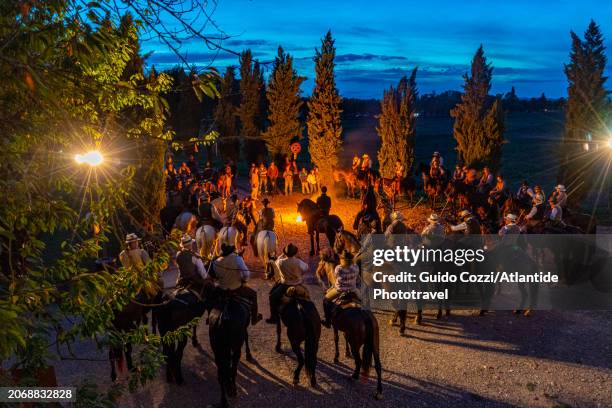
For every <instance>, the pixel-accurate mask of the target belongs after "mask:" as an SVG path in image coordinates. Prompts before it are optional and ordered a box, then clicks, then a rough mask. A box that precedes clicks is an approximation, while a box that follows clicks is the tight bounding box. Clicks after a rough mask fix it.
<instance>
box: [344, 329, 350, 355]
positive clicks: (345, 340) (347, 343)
mask: <svg viewBox="0 0 612 408" xmlns="http://www.w3.org/2000/svg"><path fill="white" fill-rule="evenodd" d="M344 356H345V357H347V358H351V357H352V355H351V350H350V347H349V342H348V339H347V338H346V334H345V335H344Z"/></svg>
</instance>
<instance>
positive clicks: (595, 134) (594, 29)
mask: <svg viewBox="0 0 612 408" xmlns="http://www.w3.org/2000/svg"><path fill="white" fill-rule="evenodd" d="M571 37H572V49H571V52H570V62H569V64H566V65H565V75H566V76H567V81H568V88H567V93H568V100H567V108H566V113H565V131H564V134H563V139H562V141H561V148H560V153H561V166H560V171H559V174H558V178H559V181H560V182H562V183H565V184H566V185H567V186H568V188H569V192H570V194H569V196H568V200H569V202H570V204H571V205H578V204H580V203H581V202H582V200H583V199H584V198H585V197H586V196H587V195H588V193H589V192H590V191H591V189H592V188H593V187H594V186H595V185H596V184H599V183H602V185H603V182H604V181H605V180H602V179H601V177H605V175H601V174H602V171H601V170H603V167H601V166H603V165H605V162H604V163H602V157H600V156H597V154H596V153H594V152H592V151H591V150H590V148H588V149H586V151H585V147H586V146H589V147H590V146H591V145H585V143H592V145H595V144H597V143H600V144H603V143H606V139H607V137H608V131H607V127H606V123H607V120H608V117H609V115H610V100H609V97H608V94H609V92H608V91H607V90H606V89H605V82H606V80H607V79H608V78H607V77H606V76H605V75H604V72H605V67H606V55H605V46H604V40H603V37H602V34H601V31H600V30H599V26H598V25H597V24H596V23H595V22H594V21H591V23H590V24H589V27H588V28H587V30H586V32H585V34H584V40H582V39H580V37H579V36H578V35H577V34H576V33H574V32H572V33H571ZM598 187H599V186H598Z"/></svg>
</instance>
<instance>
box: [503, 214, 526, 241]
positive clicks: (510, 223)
mask: <svg viewBox="0 0 612 408" xmlns="http://www.w3.org/2000/svg"><path fill="white" fill-rule="evenodd" d="M517 220H518V217H517V216H516V215H514V214H506V216H505V217H504V222H505V225H504V226H503V227H501V229H500V230H499V232H498V234H499V236H504V235H508V234H520V233H521V227H519V226H518V225H517V223H516V221H517Z"/></svg>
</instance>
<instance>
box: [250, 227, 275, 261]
mask: <svg viewBox="0 0 612 408" xmlns="http://www.w3.org/2000/svg"><path fill="white" fill-rule="evenodd" d="M277 242H278V238H277V237H276V233H275V232H274V231H268V230H261V231H259V232H258V233H257V235H256V236H255V237H254V238H253V243H252V244H253V254H254V255H255V256H256V257H259V260H260V261H261V263H262V264H263V267H264V270H267V268H268V265H269V262H270V260H273V259H275V258H276V251H277V248H276V243H277Z"/></svg>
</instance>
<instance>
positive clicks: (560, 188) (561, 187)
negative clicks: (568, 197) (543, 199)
mask: <svg viewBox="0 0 612 408" xmlns="http://www.w3.org/2000/svg"><path fill="white" fill-rule="evenodd" d="M557 190H559V191H562V192H565V186H564V185H563V184H559V185H558V186H557Z"/></svg>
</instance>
